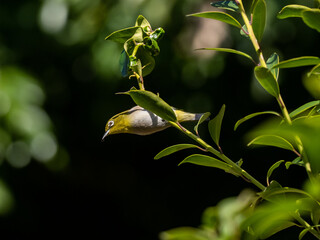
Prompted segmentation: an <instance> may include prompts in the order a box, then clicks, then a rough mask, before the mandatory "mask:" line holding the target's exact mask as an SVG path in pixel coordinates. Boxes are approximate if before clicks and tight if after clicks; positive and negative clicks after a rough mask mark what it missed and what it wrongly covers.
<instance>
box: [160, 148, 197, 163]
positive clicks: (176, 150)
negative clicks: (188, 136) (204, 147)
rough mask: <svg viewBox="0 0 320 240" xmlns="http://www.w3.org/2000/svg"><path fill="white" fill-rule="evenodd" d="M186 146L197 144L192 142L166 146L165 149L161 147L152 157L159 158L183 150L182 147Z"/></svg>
mask: <svg viewBox="0 0 320 240" xmlns="http://www.w3.org/2000/svg"><path fill="white" fill-rule="evenodd" d="M188 148H199V147H198V146H196V145H194V144H177V145H173V146H170V147H167V148H165V149H163V150H162V151H161V152H159V153H158V154H157V155H156V156H155V157H154V159H155V160H157V159H160V158H163V157H165V156H168V155H170V154H172V153H175V152H178V151H181V150H184V149H188Z"/></svg>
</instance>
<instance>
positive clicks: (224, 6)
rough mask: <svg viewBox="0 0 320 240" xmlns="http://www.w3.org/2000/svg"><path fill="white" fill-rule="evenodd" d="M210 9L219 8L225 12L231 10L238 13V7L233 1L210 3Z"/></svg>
mask: <svg viewBox="0 0 320 240" xmlns="http://www.w3.org/2000/svg"><path fill="white" fill-rule="evenodd" d="M210 4H211V6H212V7H216V8H221V9H226V10H231V11H234V12H237V11H239V7H238V5H237V4H236V3H235V1H227V0H225V1H217V2H212V3H210Z"/></svg>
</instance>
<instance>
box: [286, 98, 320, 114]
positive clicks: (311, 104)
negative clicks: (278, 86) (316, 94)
mask: <svg viewBox="0 0 320 240" xmlns="http://www.w3.org/2000/svg"><path fill="white" fill-rule="evenodd" d="M317 105H320V100H317V101H312V102H308V103H306V104H303V105H302V106H300V107H298V108H297V109H296V110H294V111H292V112H291V113H290V114H289V116H290V117H291V118H294V117H295V116H297V115H299V114H301V113H303V112H304V111H306V110H308V109H310V108H312V107H314V106H317Z"/></svg>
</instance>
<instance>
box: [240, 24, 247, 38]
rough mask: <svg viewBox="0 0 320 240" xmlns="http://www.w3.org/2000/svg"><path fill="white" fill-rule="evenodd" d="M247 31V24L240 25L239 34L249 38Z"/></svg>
mask: <svg viewBox="0 0 320 240" xmlns="http://www.w3.org/2000/svg"><path fill="white" fill-rule="evenodd" d="M248 34H249V33H248V28H247V26H246V25H243V26H242V27H241V30H240V35H241V36H244V37H246V38H249V35H248Z"/></svg>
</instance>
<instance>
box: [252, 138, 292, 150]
mask: <svg viewBox="0 0 320 240" xmlns="http://www.w3.org/2000/svg"><path fill="white" fill-rule="evenodd" d="M250 145H262V146H272V147H278V148H283V149H287V150H290V151H295V149H294V147H293V146H292V144H291V143H290V142H289V141H287V140H286V139H284V138H283V137H280V136H276V135H261V136H258V137H256V138H255V139H253V140H252V141H251V142H249V143H248V146H250Z"/></svg>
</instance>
